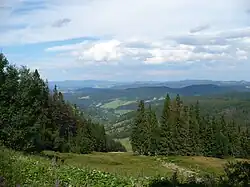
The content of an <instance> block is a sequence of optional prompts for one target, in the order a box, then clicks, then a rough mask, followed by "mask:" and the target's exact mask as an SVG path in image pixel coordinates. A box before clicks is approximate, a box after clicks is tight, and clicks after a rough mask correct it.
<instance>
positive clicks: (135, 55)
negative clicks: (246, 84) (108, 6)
mask: <svg viewBox="0 0 250 187" xmlns="http://www.w3.org/2000/svg"><path fill="white" fill-rule="evenodd" d="M233 32H234V31H233ZM217 35H218V34H217V33H214V34H211V35H209V37H208V36H203V35H193V36H192V37H190V36H186V38H188V37H189V38H192V41H196V42H187V40H183V38H184V37H181V39H179V38H178V37H176V38H175V39H172V42H171V41H169V39H162V40H151V41H150V40H147V41H145V40H135V39H131V40H129V39H128V40H115V39H111V40H97V41H87V42H82V43H77V44H73V45H64V46H54V47H50V48H47V49H45V51H48V52H60V53H66V54H69V55H71V56H73V57H74V58H76V59H78V60H81V61H82V62H83V63H85V62H92V63H95V64H96V63H103V62H105V63H106V64H118V63H122V62H123V61H124V60H127V61H132V60H133V61H140V62H141V63H143V64H155V65H157V64H164V63H194V62H201V61H205V62H207V61H217V62H219V61H231V60H233V61H239V60H243V59H248V57H249V53H248V52H247V49H248V48H249V47H248V45H249V44H248V43H247V42H246V41H245V38H244V37H243V38H239V39H240V40H238V41H237V42H236V43H235V41H234V40H231V35H228V38H227V37H225V38H224V42H221V41H218V40H216V39H217ZM202 38H203V40H202ZM221 40H222V39H221ZM189 41H190V40H189ZM216 41H217V42H216Z"/></svg>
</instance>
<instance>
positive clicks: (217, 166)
mask: <svg viewBox="0 0 250 187" xmlns="http://www.w3.org/2000/svg"><path fill="white" fill-rule="evenodd" d="M45 154H47V155H49V154H50V155H51V154H54V153H53V152H45ZM57 154H58V155H59V156H60V157H62V158H64V159H65V163H66V164H70V165H74V166H77V167H80V168H82V167H84V168H86V167H87V168H90V169H97V170H100V171H104V172H109V173H112V174H116V175H119V176H125V177H135V178H140V177H150V176H158V175H160V176H170V175H171V174H172V173H173V171H174V170H176V169H177V170H178V171H184V172H186V171H187V172H191V171H192V172H194V173H196V174H201V175H203V174H207V173H210V174H214V175H219V174H222V173H223V166H224V164H225V163H226V162H227V161H229V160H235V159H233V158H231V159H218V158H208V157H202V156H193V157H187V156H171V157H147V156H136V155H133V153H131V152H127V153H92V154H88V155H78V154H65V153H57ZM182 173H183V172H182ZM180 174H181V173H180Z"/></svg>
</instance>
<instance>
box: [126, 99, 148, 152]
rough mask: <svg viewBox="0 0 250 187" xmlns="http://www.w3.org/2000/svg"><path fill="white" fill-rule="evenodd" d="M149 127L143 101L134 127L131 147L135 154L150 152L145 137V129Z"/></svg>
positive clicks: (140, 103)
mask: <svg viewBox="0 0 250 187" xmlns="http://www.w3.org/2000/svg"><path fill="white" fill-rule="evenodd" d="M146 127H147V119H146V115H145V104H144V101H143V100H141V101H140V102H139V105H138V109H137V115H136V118H135V121H134V124H133V126H132V133H131V138H130V139H131V145H132V149H133V151H134V152H138V153H139V154H146V152H145V151H147V150H148V148H147V144H146V141H147V140H146V141H145V137H144V135H145V134H146V133H145V128H146Z"/></svg>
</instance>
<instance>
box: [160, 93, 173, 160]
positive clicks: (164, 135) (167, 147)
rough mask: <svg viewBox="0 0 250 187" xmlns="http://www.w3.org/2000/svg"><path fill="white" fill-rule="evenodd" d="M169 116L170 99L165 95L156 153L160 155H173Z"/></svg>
mask: <svg viewBox="0 0 250 187" xmlns="http://www.w3.org/2000/svg"><path fill="white" fill-rule="evenodd" d="M170 116H171V99H170V97H169V95H168V94H167V96H166V98H165V101H164V107H163V111H162V116H161V122H160V139H159V147H158V149H159V150H158V151H159V154H161V155H170V154H173V151H174V149H173V142H172V124H171V120H170Z"/></svg>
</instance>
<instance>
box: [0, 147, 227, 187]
mask: <svg viewBox="0 0 250 187" xmlns="http://www.w3.org/2000/svg"><path fill="white" fill-rule="evenodd" d="M0 148H1V147H0ZM43 154H44V155H50V156H53V155H57V156H59V157H61V158H63V159H64V160H65V162H64V164H59V165H58V164H57V165H56V166H55V165H54V164H52V162H51V160H50V159H47V158H43V157H39V156H31V155H24V154H22V153H19V152H14V151H10V150H8V149H2V148H1V152H0V173H1V175H2V174H3V176H4V177H5V178H6V179H7V181H8V182H9V185H10V186H15V185H16V184H21V186H25V185H24V184H26V186H34V187H36V186H53V184H55V181H56V180H59V181H60V183H61V184H71V185H72V186H79V185H81V186H86V185H88V186H89V185H90V186H99V187H104V186H114V187H118V186H133V185H132V183H134V184H135V183H136V184H139V183H140V184H142V183H143V184H144V183H145V182H147V181H148V179H150V178H152V177H154V176H157V175H158V176H159V175H160V176H163V177H164V176H167V177H169V176H171V175H172V173H173V171H174V170H176V169H177V170H178V171H179V176H180V178H181V179H184V178H185V177H186V176H187V175H186V174H190V173H193V174H204V173H207V172H208V173H213V174H216V175H219V174H221V173H222V172H223V164H225V163H226V161H227V160H222V159H216V158H205V157H181V156H176V157H146V156H135V155H133V154H132V153H93V154H88V155H79V154H73V153H55V152H51V151H45V152H43ZM107 172H108V173H107Z"/></svg>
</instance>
